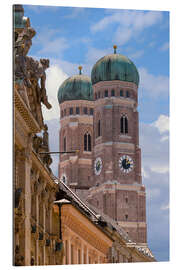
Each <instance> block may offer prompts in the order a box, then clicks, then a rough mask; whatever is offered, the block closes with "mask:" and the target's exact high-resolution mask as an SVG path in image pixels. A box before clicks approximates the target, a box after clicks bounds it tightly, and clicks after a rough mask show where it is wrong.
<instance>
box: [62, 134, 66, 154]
mask: <svg viewBox="0 0 180 270" xmlns="http://www.w3.org/2000/svg"><path fill="white" fill-rule="evenodd" d="M63 145H64V149H63V150H64V152H66V137H64V140H63Z"/></svg>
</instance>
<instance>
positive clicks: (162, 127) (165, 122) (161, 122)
mask: <svg viewBox="0 0 180 270" xmlns="http://www.w3.org/2000/svg"><path fill="white" fill-rule="evenodd" d="M152 125H154V126H155V127H157V128H158V130H159V132H160V133H161V134H162V133H164V132H167V131H169V117H168V116H167V115H162V114H161V115H160V116H159V118H158V119H157V121H155V122H154V123H153V124H152ZM166 139H167V137H163V140H166Z"/></svg>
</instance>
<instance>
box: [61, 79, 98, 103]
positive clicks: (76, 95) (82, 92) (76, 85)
mask: <svg viewBox="0 0 180 270" xmlns="http://www.w3.org/2000/svg"><path fill="white" fill-rule="evenodd" d="M67 100H93V89H92V83H91V80H90V78H89V77H88V76H85V75H82V74H79V75H74V76H72V77H70V78H68V79H66V80H65V81H64V82H63V83H62V85H61V86H60V87H59V90H58V101H59V103H62V102H64V101H67Z"/></svg>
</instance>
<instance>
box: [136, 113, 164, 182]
mask: <svg viewBox="0 0 180 270" xmlns="http://www.w3.org/2000/svg"><path fill="white" fill-rule="evenodd" d="M168 120H169V119H168V116H166V115H160V116H159V117H158V119H157V120H156V121H155V122H153V123H150V124H144V123H140V145H141V148H142V167H143V177H144V180H146V179H147V178H149V176H150V175H151V174H152V172H154V173H158V174H165V173H168V172H169V139H168V137H167V138H166V139H162V138H164V136H168V134H165V135H164V133H165V132H166V133H167V132H168ZM160 131H161V132H160ZM162 132H163V133H162Z"/></svg>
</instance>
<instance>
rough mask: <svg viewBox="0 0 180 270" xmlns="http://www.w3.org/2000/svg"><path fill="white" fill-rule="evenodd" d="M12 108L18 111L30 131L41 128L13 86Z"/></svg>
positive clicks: (37, 130)
mask: <svg viewBox="0 0 180 270" xmlns="http://www.w3.org/2000/svg"><path fill="white" fill-rule="evenodd" d="M14 109H15V112H16V110H17V111H18V112H19V113H20V115H21V117H22V118H23V120H24V121H25V123H26V125H27V126H28V128H29V131H30V132H31V133H37V132H40V130H41V128H40V126H39V124H38V123H37V121H36V120H35V119H34V117H33V115H32V113H31V112H30V110H29V108H28V107H27V105H26V104H25V102H24V101H23V99H22V97H21V96H20V94H19V93H18V91H17V88H16V87H15V88H14Z"/></svg>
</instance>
